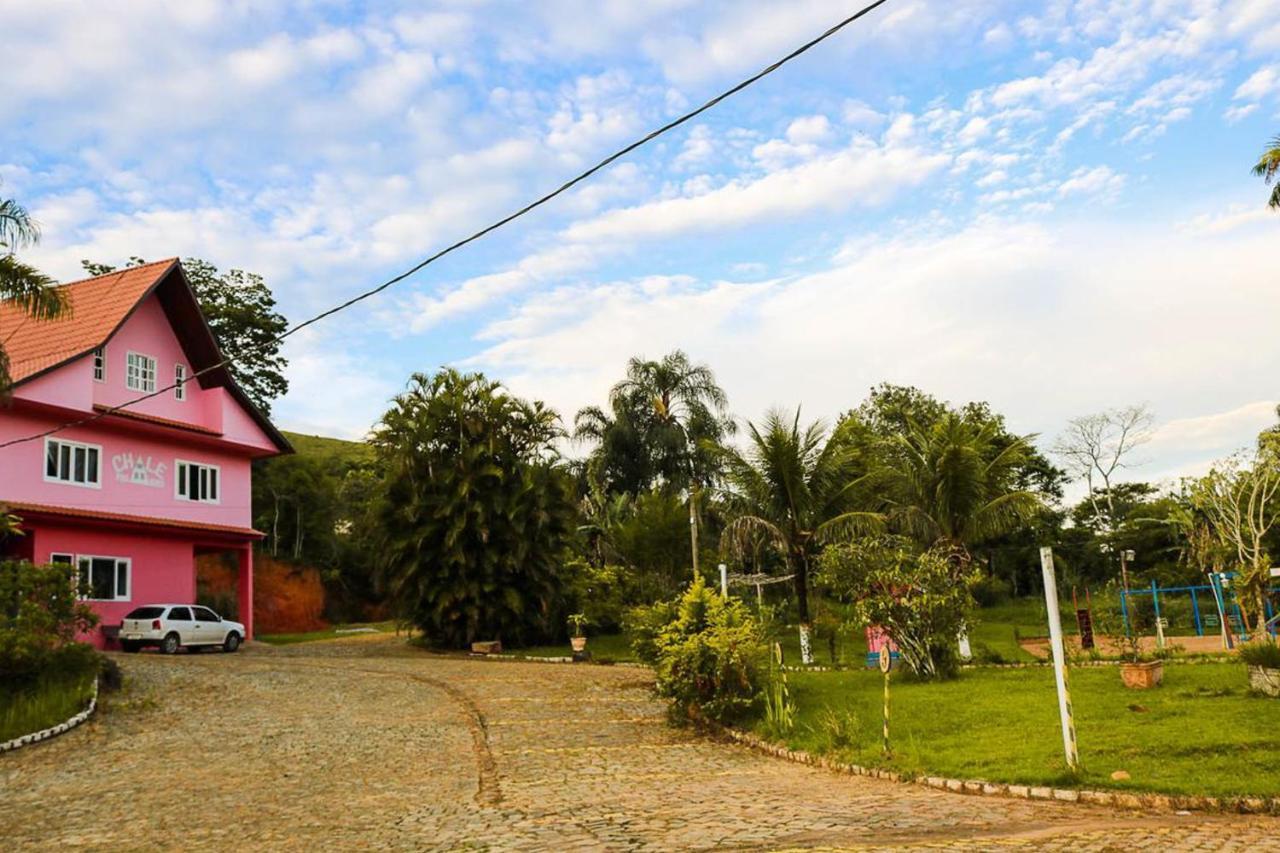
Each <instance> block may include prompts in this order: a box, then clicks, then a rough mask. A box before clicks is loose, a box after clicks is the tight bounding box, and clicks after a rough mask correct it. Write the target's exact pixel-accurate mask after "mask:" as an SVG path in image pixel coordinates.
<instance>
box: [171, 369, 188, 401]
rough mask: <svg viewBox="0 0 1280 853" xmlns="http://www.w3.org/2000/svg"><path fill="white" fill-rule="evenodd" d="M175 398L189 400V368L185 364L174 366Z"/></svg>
mask: <svg viewBox="0 0 1280 853" xmlns="http://www.w3.org/2000/svg"><path fill="white" fill-rule="evenodd" d="M173 397H174V399H175V400H185V399H187V366H186V365H185V364H175V365H174V366H173Z"/></svg>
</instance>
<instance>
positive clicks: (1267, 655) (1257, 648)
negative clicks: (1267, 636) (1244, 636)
mask: <svg viewBox="0 0 1280 853" xmlns="http://www.w3.org/2000/svg"><path fill="white" fill-rule="evenodd" d="M1240 660H1242V661H1244V662H1245V663H1246V664H1248V665H1249V666H1265V667H1267V668H1268V669H1280V645H1276V643H1274V642H1272V641H1271V640H1259V641H1258V642H1255V643H1248V644H1246V645H1243V646H1241V647H1240Z"/></svg>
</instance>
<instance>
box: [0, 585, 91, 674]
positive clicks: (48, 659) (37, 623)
mask: <svg viewBox="0 0 1280 853" xmlns="http://www.w3.org/2000/svg"><path fill="white" fill-rule="evenodd" d="M97 621H98V619H97V616H95V615H94V613H93V611H92V610H90V609H89V607H88V606H87V605H85V604H84V603H83V602H81V601H79V600H78V599H77V597H76V576H75V569H74V568H72V567H70V566H65V565H49V566H37V565H35V564H33V563H30V562H27V561H26V560H12V561H6V562H2V563H0V683H4V682H8V683H9V686H11V687H13V686H15V685H19V684H21V683H24V682H30V681H33V680H35V679H36V678H37V677H38V676H39V675H40V674H41V673H43V672H46V671H53V672H62V671H68V670H70V671H75V672H81V671H84V669H85V668H86V667H88V668H90V669H91V668H92V667H93V666H96V659H97V658H96V653H95V652H94V651H93V650H92V649H90V648H89V647H88V646H84V645H82V644H79V643H76V642H75V638H76V636H77V635H79V634H82V633H84V632H86V631H88V630H90V629H91V628H92V627H93V626H94V625H96V624H97Z"/></svg>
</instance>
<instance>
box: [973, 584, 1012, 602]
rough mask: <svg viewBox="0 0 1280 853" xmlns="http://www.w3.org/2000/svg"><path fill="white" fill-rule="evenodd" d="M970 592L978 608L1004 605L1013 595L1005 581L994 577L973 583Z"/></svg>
mask: <svg viewBox="0 0 1280 853" xmlns="http://www.w3.org/2000/svg"><path fill="white" fill-rule="evenodd" d="M970 591H971V592H972V593H973V600H974V601H976V602H978V606H979V607H995V606H996V605H997V604H1004V603H1005V602H1006V601H1008V600H1009V598H1010V597H1011V596H1012V594H1013V593H1012V590H1011V589H1010V587H1009V582H1008V581H1007V580H1005V579H1003V578H995V577H984V578H983V579H982V580H980V581H978V582H977V583H975V584H974V585H973V589H972V590H970Z"/></svg>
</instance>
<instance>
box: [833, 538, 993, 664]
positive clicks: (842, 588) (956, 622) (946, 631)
mask: <svg viewBox="0 0 1280 853" xmlns="http://www.w3.org/2000/svg"><path fill="white" fill-rule="evenodd" d="M819 577H820V578H821V579H822V580H824V581H825V582H826V583H828V584H829V585H831V586H832V588H834V589H835V590H836V591H837V592H838V593H839V594H841V595H843V596H846V597H848V598H850V599H852V600H854V601H855V605H854V610H855V613H856V615H857V617H858V619H859V621H861V622H864V623H865V624H868V625H879V626H881V627H882V628H884V630H885V631H886V632H887V633H888V634H889V636H890V637H892V638H893V641H894V642H895V643H897V645H898V649H899V651H900V652H901V653H902V659H903V661H904V662H905V663H906V664H907V666H908V667H909V668H910V669H911V671H912V672H914V673H915V674H916V675H917V676H919V677H920V678H923V679H931V678H949V677H952V676H954V675H956V674H957V673H958V672H959V668H960V656H959V653H958V651H957V649H956V637H957V636H958V634H959V633H960V629H961V628H962V626H964V624H965V623H966V622H967V621H968V620H967V617H968V614H969V613H970V612H971V611H972V610H973V606H974V601H973V596H971V595H970V594H969V588H970V587H971V586H972V585H973V584H974V583H975V582H976V580H977V577H976V576H975V573H974V572H973V570H972V568H971V567H970V566H969V565H968V564H967V563H966V562H965V561H964V560H962V559H960V558H959V557H958V556H957V555H956V554H954V553H952V552H950V551H947V550H944V549H940V548H931V549H929V550H927V551H920V550H919V549H918V548H917V547H916V546H914V545H913V544H912V543H911V542H909V541H908V540H906V539H903V538H901V537H896V536H880V537H873V538H868V539H863V540H859V541H857V542H853V543H850V544H846V545H836V546H831V547H829V548H827V549H826V550H825V551H824V552H823V554H822V558H821V574H820V576H819Z"/></svg>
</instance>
